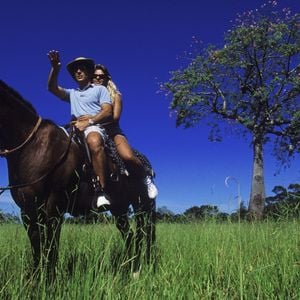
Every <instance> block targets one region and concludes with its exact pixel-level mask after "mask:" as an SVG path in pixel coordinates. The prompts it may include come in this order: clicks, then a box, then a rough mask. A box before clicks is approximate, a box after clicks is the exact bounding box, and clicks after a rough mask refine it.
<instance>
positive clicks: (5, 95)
mask: <svg viewBox="0 0 300 300" xmlns="http://www.w3.org/2000/svg"><path fill="white" fill-rule="evenodd" d="M30 114H31V115H35V116H36V115H37V113H36V110H35V109H34V108H33V106H32V105H31V104H30V103H29V102H28V101H27V100H25V99H24V98H23V97H22V96H21V95H20V94H19V93H18V92H17V91H15V90H14V89H12V88H11V87H9V86H8V85H7V84H6V83H5V82H4V81H2V80H0V123H1V124H3V123H6V122H5V121H9V122H10V123H11V122H13V121H16V120H15V118H16V117H17V116H19V117H22V119H24V117H26V116H27V115H30Z"/></svg>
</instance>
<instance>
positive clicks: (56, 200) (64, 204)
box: [0, 80, 156, 278]
mask: <svg viewBox="0 0 300 300" xmlns="http://www.w3.org/2000/svg"><path fill="white" fill-rule="evenodd" d="M0 107H1V109H0V149H1V150H0V155H1V156H3V157H5V158H6V160H7V166H8V174H9V186H8V187H7V189H10V191H11V195H12V198H13V200H14V201H15V203H16V204H17V205H18V206H19V208H20V211H21V218H22V221H23V224H24V226H25V229H26V231H27V234H28V237H29V240H30V244H31V249H32V255H33V271H34V272H38V270H40V269H39V267H40V266H43V267H44V268H45V269H46V270H47V275H48V276H49V277H50V278H55V266H56V264H57V260H58V250H59V240H60V232H61V226H62V224H63V220H64V214H65V213H69V214H70V215H73V216H78V215H85V214H87V213H88V212H90V211H91V210H92V205H91V203H92V198H93V191H92V189H91V188H90V186H91V185H90V184H87V182H85V181H84V180H80V179H81V177H83V176H84V174H83V165H84V163H85V158H84V154H83V152H82V151H81V149H80V147H79V146H78V144H77V143H75V142H74V141H73V139H72V138H71V137H70V136H68V135H67V134H66V133H65V132H64V131H63V130H62V129H61V128H60V127H59V126H58V125H57V124H55V123H54V122H53V121H51V120H47V119H42V118H41V117H40V116H39V115H38V113H37V111H36V109H35V108H34V107H33V105H32V104H31V103H30V102H29V101H27V100H25V99H24V98H23V97H22V96H21V95H20V94H19V92H17V91H16V90H14V89H13V88H12V87H10V86H8V85H7V84H6V83H5V82H3V81H1V80H0ZM107 159H108V161H109V163H108V165H109V166H110V167H109V168H108V169H109V171H110V172H112V170H114V172H116V170H117V169H118V168H117V167H116V165H115V163H114V162H112V161H111V159H110V158H109V157H107ZM111 174H112V173H108V174H107V178H108V182H107V188H108V194H109V195H110V197H111V202H112V204H111V207H110V212H111V214H112V215H113V216H114V217H115V223H116V227H117V228H118V230H119V231H120V233H121V236H122V238H123V239H124V241H125V251H126V253H128V255H130V259H129V260H128V261H132V265H131V270H132V273H133V275H134V276H137V274H139V271H140V268H141V261H142V259H145V260H146V262H148V263H149V262H150V261H151V259H152V257H153V256H152V254H151V253H152V250H153V249H154V245H155V202H156V201H155V199H149V198H148V196H147V192H146V188H145V186H144V185H143V183H142V181H141V179H138V178H135V177H134V176H131V175H129V176H126V175H124V174H121V173H120V174H117V176H116V175H115V176H110V175H111ZM130 206H131V207H132V209H133V212H134V218H135V223H136V228H135V230H134V229H133V228H132V226H130V223H129V216H128V210H129V207H130ZM144 246H145V251H142V249H143V247H144ZM142 254H144V255H142ZM144 256H145V257H144Z"/></svg>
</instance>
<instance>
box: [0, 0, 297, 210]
mask: <svg viewBox="0 0 300 300" xmlns="http://www.w3.org/2000/svg"><path fill="white" fill-rule="evenodd" d="M263 3H264V1H257V0H252V1H248V0H247V1H246V0H227V1H225V0H223V1H222V0H212V1H200V0H184V1H182V0H180V1H179V0H173V1H172V0H152V1H141V0H130V1H124V0H110V1H100V0H98V1H96V0H91V1H79V0H74V1H71V0H70V1H63V0H53V1H48V0H45V1H40V0H31V1H23V0H15V1H13V0H12V1H4V2H3V3H1V10H0V38H1V43H0V48H1V55H0V79H2V80H4V81H5V82H7V83H8V84H9V85H11V86H12V87H14V88H15V89H16V90H18V91H19V92H20V93H21V94H22V95H23V96H24V97H25V98H26V99H28V100H29V101H30V102H31V103H32V104H33V105H34V106H35V108H36V109H37V111H38V112H39V113H40V115H41V116H42V117H44V118H49V119H52V120H54V121H55V122H57V123H59V124H63V123H66V122H68V120H69V115H70V110H69V106H68V104H65V103H63V102H60V101H59V100H58V99H57V98H55V97H54V96H53V95H52V94H50V93H49V92H48V91H47V89H46V85H47V84H46V83H47V77H48V73H49V70H50V65H49V61H48V58H47V56H46V54H47V52H48V51H49V50H51V49H56V50H59V51H60V53H61V60H62V63H63V68H62V71H61V74H60V77H59V79H60V80H59V81H60V84H61V85H62V86H64V87H74V86H75V82H74V81H73V80H72V79H71V78H70V76H69V75H68V73H67V71H66V70H65V65H66V63H68V62H69V61H71V60H72V59H74V58H75V57H78V56H86V57H91V58H93V59H94V60H95V61H96V62H97V63H102V64H104V65H106V66H107V67H108V69H109V70H110V72H111V74H112V76H113V79H114V81H115V82H116V83H117V85H118V87H119V89H120V90H121V92H122V94H123V101H124V112H123V116H122V120H121V125H122V127H123V129H124V131H125V133H126V134H127V136H128V138H129V141H130V143H131V144H132V145H133V146H134V147H135V148H137V149H139V150H140V151H142V152H143V153H145V154H146V155H147V156H148V157H149V159H150V160H151V162H152V164H153V166H154V168H155V171H156V174H157V176H156V183H157V185H158V188H159V196H158V199H157V206H158V207H161V206H167V207H168V208H169V209H170V210H172V211H174V212H178V213H181V212H183V211H184V210H186V209H187V208H189V207H191V206H193V205H198V206H200V205H203V204H212V205H218V206H219V208H220V209H221V210H223V211H233V210H234V209H236V208H237V199H236V197H237V190H238V186H237V184H236V182H234V181H233V180H232V181H230V182H229V183H230V185H229V187H226V186H225V183H224V181H225V178H226V177H227V176H232V177H234V178H235V179H236V180H237V181H238V183H239V185H240V189H241V198H242V200H243V201H245V202H246V203H247V201H248V199H249V194H250V185H251V172H252V152H251V148H250V140H242V139H239V138H237V137H235V136H234V135H231V134H230V133H229V132H228V134H227V135H226V136H225V137H224V141H223V142H221V143H210V142H209V141H208V138H207V137H208V131H209V128H208V127H206V126H205V125H204V124H199V126H197V127H195V128H192V129H188V130H184V129H181V128H177V129H176V128H175V119H174V117H173V118H172V117H170V116H169V108H168V107H169V102H170V99H166V98H165V97H164V95H163V94H161V93H157V91H158V90H159V83H160V82H164V81H167V80H168V79H169V71H170V70H174V69H176V68H177V67H178V66H179V65H181V64H182V63H183V61H182V60H178V59H177V58H178V57H179V56H181V55H182V54H183V53H184V51H186V50H189V49H190V45H191V42H192V37H193V36H197V37H198V38H199V39H201V40H202V41H203V42H204V43H205V44H207V43H212V44H218V45H222V41H223V35H224V32H226V30H228V29H229V28H230V27H231V25H232V23H231V22H230V21H231V20H234V19H235V16H236V14H237V13H239V12H243V11H245V10H249V9H255V8H258V7H260V6H261V5H262V4H263ZM279 3H280V7H284V6H289V7H291V8H292V9H293V12H299V10H300V5H299V0H286V1H281V2H279ZM270 152H271V148H270V147H267V148H266V153H265V160H266V161H265V181H266V191H267V195H271V190H272V188H273V187H274V186H275V185H285V186H287V185H288V184H289V183H295V182H298V183H299V181H300V171H299V165H300V164H299V162H300V159H299V157H298V158H297V160H295V161H294V162H293V165H292V167H291V168H290V169H288V170H282V171H281V172H280V174H279V175H277V176H274V173H275V172H276V171H277V170H278V166H277V164H276V161H275V160H274V159H273V158H272V156H271V155H270ZM7 183H8V178H7V170H6V161H5V160H4V159H0V186H5V185H7ZM0 209H2V210H7V209H9V210H12V209H15V208H14V206H13V204H12V202H11V200H10V194H9V193H8V192H6V193H4V194H3V195H2V196H1V197H0ZM15 211H17V210H16V209H15Z"/></svg>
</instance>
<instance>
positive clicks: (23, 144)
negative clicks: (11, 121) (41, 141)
mask: <svg viewBox="0 0 300 300" xmlns="http://www.w3.org/2000/svg"><path fill="white" fill-rule="evenodd" d="M41 123H42V117H41V116H39V119H38V120H37V122H36V124H35V126H34V128H33V129H32V131H31V132H30V134H29V135H28V137H27V138H26V140H25V141H24V142H23V143H21V144H20V145H18V146H17V147H15V148H12V149H5V150H2V151H0V156H7V155H9V154H11V153H13V152H15V151H17V150H20V149H21V148H23V147H24V146H25V145H26V144H27V143H28V142H29V141H30V140H31V138H32V137H33V136H34V134H35V133H36V132H37V130H38V128H39V127H40V125H41Z"/></svg>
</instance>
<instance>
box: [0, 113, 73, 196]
mask: <svg viewBox="0 0 300 300" xmlns="http://www.w3.org/2000/svg"><path fill="white" fill-rule="evenodd" d="M40 119H41V118H40ZM39 123H40V122H39ZM36 127H37V128H38V126H36ZM73 135H74V130H73V126H72V127H71V132H70V135H69V139H68V145H67V148H66V150H65V151H64V153H63V154H62V155H61V156H60V157H59V159H58V160H57V161H56V163H55V164H54V165H53V166H52V168H51V169H50V170H49V171H48V172H47V173H45V174H43V175H42V176H41V177H39V178H38V179H36V180H34V181H32V182H27V183H21V184H15V185H8V186H7V187H0V195H1V194H3V193H4V192H5V191H7V190H12V189H16V188H22V187H26V186H30V185H33V184H36V183H38V182H40V181H41V180H43V179H45V178H46V177H47V176H48V175H49V174H50V173H52V172H53V171H54V170H55V169H56V168H57V167H58V166H59V164H60V163H61V162H62V161H63V159H64V158H65V157H66V156H67V154H68V152H69V149H70V146H71V143H72V138H73Z"/></svg>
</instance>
